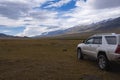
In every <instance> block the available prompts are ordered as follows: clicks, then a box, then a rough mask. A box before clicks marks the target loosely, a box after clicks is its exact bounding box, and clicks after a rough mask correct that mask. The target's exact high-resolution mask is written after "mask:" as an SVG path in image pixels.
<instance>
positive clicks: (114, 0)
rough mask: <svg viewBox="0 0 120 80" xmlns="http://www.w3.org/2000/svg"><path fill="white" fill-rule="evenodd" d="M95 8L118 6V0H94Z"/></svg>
mask: <svg viewBox="0 0 120 80" xmlns="http://www.w3.org/2000/svg"><path fill="white" fill-rule="evenodd" d="M94 7H95V8H97V9H104V8H115V7H120V0H94Z"/></svg>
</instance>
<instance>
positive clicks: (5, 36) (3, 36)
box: [0, 33, 13, 38]
mask: <svg viewBox="0 0 120 80" xmlns="http://www.w3.org/2000/svg"><path fill="white" fill-rule="evenodd" d="M10 37H13V36H11V35H6V34H3V33H0V38H10Z"/></svg>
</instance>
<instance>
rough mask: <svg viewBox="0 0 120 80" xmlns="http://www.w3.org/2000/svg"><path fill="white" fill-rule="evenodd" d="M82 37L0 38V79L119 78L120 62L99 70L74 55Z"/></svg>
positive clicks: (81, 79)
mask: <svg viewBox="0 0 120 80" xmlns="http://www.w3.org/2000/svg"><path fill="white" fill-rule="evenodd" d="M80 42H81V40H57V39H56V40H54V39H22V40H18V39H13V40H12V39H1V40H0V80H119V79H120V66H115V67H113V68H112V70H111V71H109V72H107V71H102V70H100V69H99V68H98V67H97V63H96V61H95V60H92V59H89V58H85V60H83V61H78V60H77V59H76V46H77V44H78V43H80Z"/></svg>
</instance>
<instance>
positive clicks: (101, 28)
mask: <svg viewBox="0 0 120 80" xmlns="http://www.w3.org/2000/svg"><path fill="white" fill-rule="evenodd" d="M96 33H120V17H118V18H115V19H108V20H104V21H101V22H97V23H92V24H89V25H77V26H74V27H72V28H69V29H65V30H56V31H51V32H47V33H42V35H38V36H34V38H41V37H56V36H59V37H80V36H84V35H86V34H87V35H92V34H96ZM0 38H23V37H18V36H12V35H6V34H3V33H0ZM24 38H27V37H24Z"/></svg>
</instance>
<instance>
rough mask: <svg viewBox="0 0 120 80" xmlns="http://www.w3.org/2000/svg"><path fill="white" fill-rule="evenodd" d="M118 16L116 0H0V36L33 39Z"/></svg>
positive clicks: (119, 4) (117, 1) (118, 6)
mask: <svg viewBox="0 0 120 80" xmlns="http://www.w3.org/2000/svg"><path fill="white" fill-rule="evenodd" d="M117 17H120V0H0V33H5V34H9V35H14V36H29V37H31V36H36V35H41V34H42V33H44V32H50V31H55V30H64V29H67V28H70V27H73V26H76V25H86V24H91V23H96V22H99V21H102V20H107V19H110V18H117Z"/></svg>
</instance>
